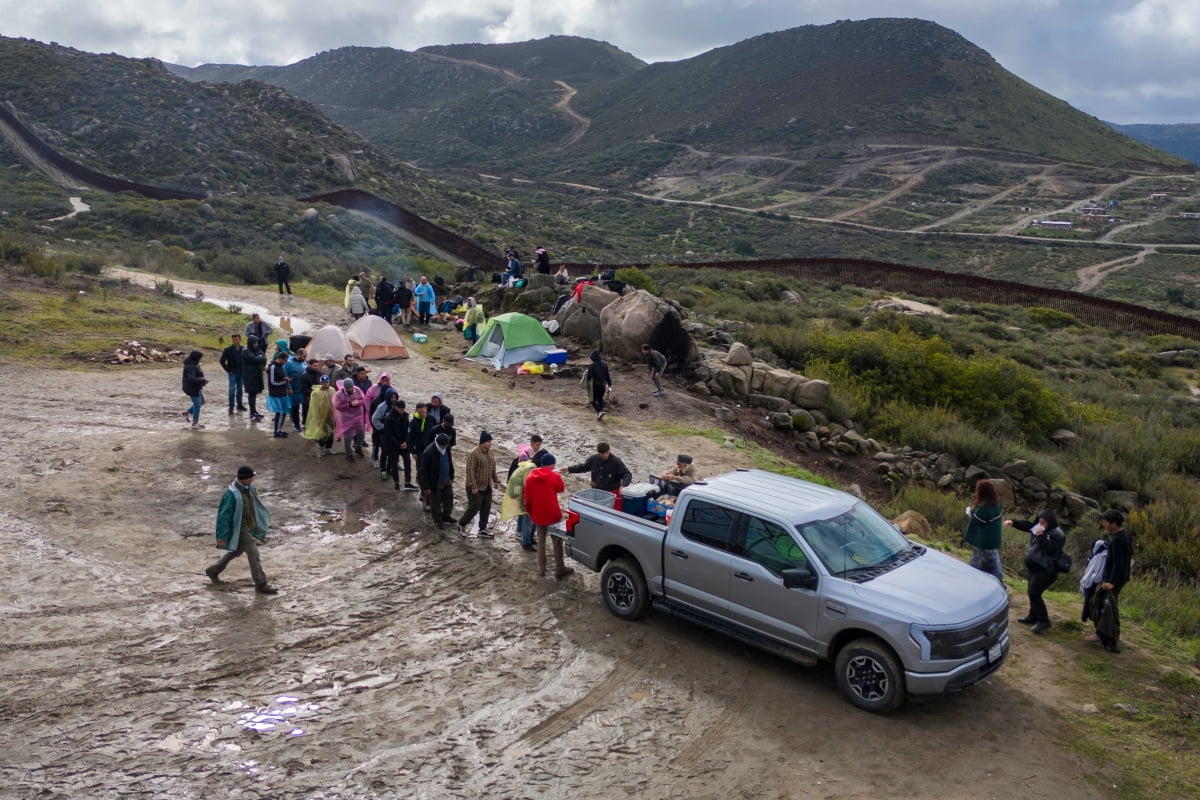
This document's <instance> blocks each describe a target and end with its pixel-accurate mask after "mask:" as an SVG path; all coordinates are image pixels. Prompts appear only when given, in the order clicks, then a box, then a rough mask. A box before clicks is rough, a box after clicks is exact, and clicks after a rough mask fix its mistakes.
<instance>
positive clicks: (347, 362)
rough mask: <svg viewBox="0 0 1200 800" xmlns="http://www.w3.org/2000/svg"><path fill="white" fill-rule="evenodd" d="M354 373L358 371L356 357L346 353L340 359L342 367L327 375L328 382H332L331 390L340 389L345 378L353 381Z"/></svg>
mask: <svg viewBox="0 0 1200 800" xmlns="http://www.w3.org/2000/svg"><path fill="white" fill-rule="evenodd" d="M356 371H358V357H357V356H355V355H354V353H346V355H345V357H344V358H343V359H342V365H341V366H340V367H338V368H337V369H335V370H334V371H333V372H331V373H330V374H329V380H331V381H333V388H335V389H337V388H338V387H340V386H341V385H342V381H344V380H346V378H350V379H351V380H353V379H354V373H355V372H356Z"/></svg>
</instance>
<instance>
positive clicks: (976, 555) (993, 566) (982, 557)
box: [971, 547, 1004, 583]
mask: <svg viewBox="0 0 1200 800" xmlns="http://www.w3.org/2000/svg"><path fill="white" fill-rule="evenodd" d="M971 566H972V567H974V568H975V569H977V570H979V571H980V572H986V573H988V574H989V575H992V576H994V577H995V578H996V580H998V581H1000V583H1004V570H1003V569H1001V568H1000V551H999V550H981V549H980V548H978V547H974V548H972V552H971Z"/></svg>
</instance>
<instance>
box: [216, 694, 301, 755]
mask: <svg viewBox="0 0 1200 800" xmlns="http://www.w3.org/2000/svg"><path fill="white" fill-rule="evenodd" d="M233 706H236V707H237V708H240V707H242V704H241V703H240V702H237V701H235V702H234V703H231V704H230V706H226V709H228V710H236V709H235V708H233ZM322 710H323V708H322V706H320V705H319V704H317V703H301V702H300V698H298V697H293V696H291V695H280V696H279V697H276V698H275V703H274V704H273V705H269V706H258V707H257V708H255V709H254V710H253V711H246V712H243V713H242V714H241V715H239V716H238V725H240V726H242V728H244V729H245V730H248V731H255V732H256V733H275V732H278V733H281V734H285V735H287V736H289V737H291V738H295V737H297V736H303V735H304V734H305V729H304V728H300V727H297V726H296V722H297V721H298V720H300V719H304V718H309V719H311V718H312V717H315V716H316V715H318V714H319V713H321V711H322ZM246 766H248V767H250V768H253V767H254V766H256V765H255V763H254V762H247V764H246Z"/></svg>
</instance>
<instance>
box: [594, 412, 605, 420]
mask: <svg viewBox="0 0 1200 800" xmlns="http://www.w3.org/2000/svg"><path fill="white" fill-rule="evenodd" d="M602 419H604V412H603V411H601V412H599V413H597V414H596V421H597V422H599V421H600V420H602Z"/></svg>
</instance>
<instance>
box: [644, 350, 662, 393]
mask: <svg viewBox="0 0 1200 800" xmlns="http://www.w3.org/2000/svg"><path fill="white" fill-rule="evenodd" d="M642 356H643V357H644V358H645V359H646V366H647V367H649V368H650V380H652V381H654V396H655V397H662V394H663V388H662V379H663V373H664V372H666V371H667V357H666V356H664V355H663V354H662V353H660V352H658V351H657V350H655V349H653V348H652V347H650V345H648V344H644V345H642Z"/></svg>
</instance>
